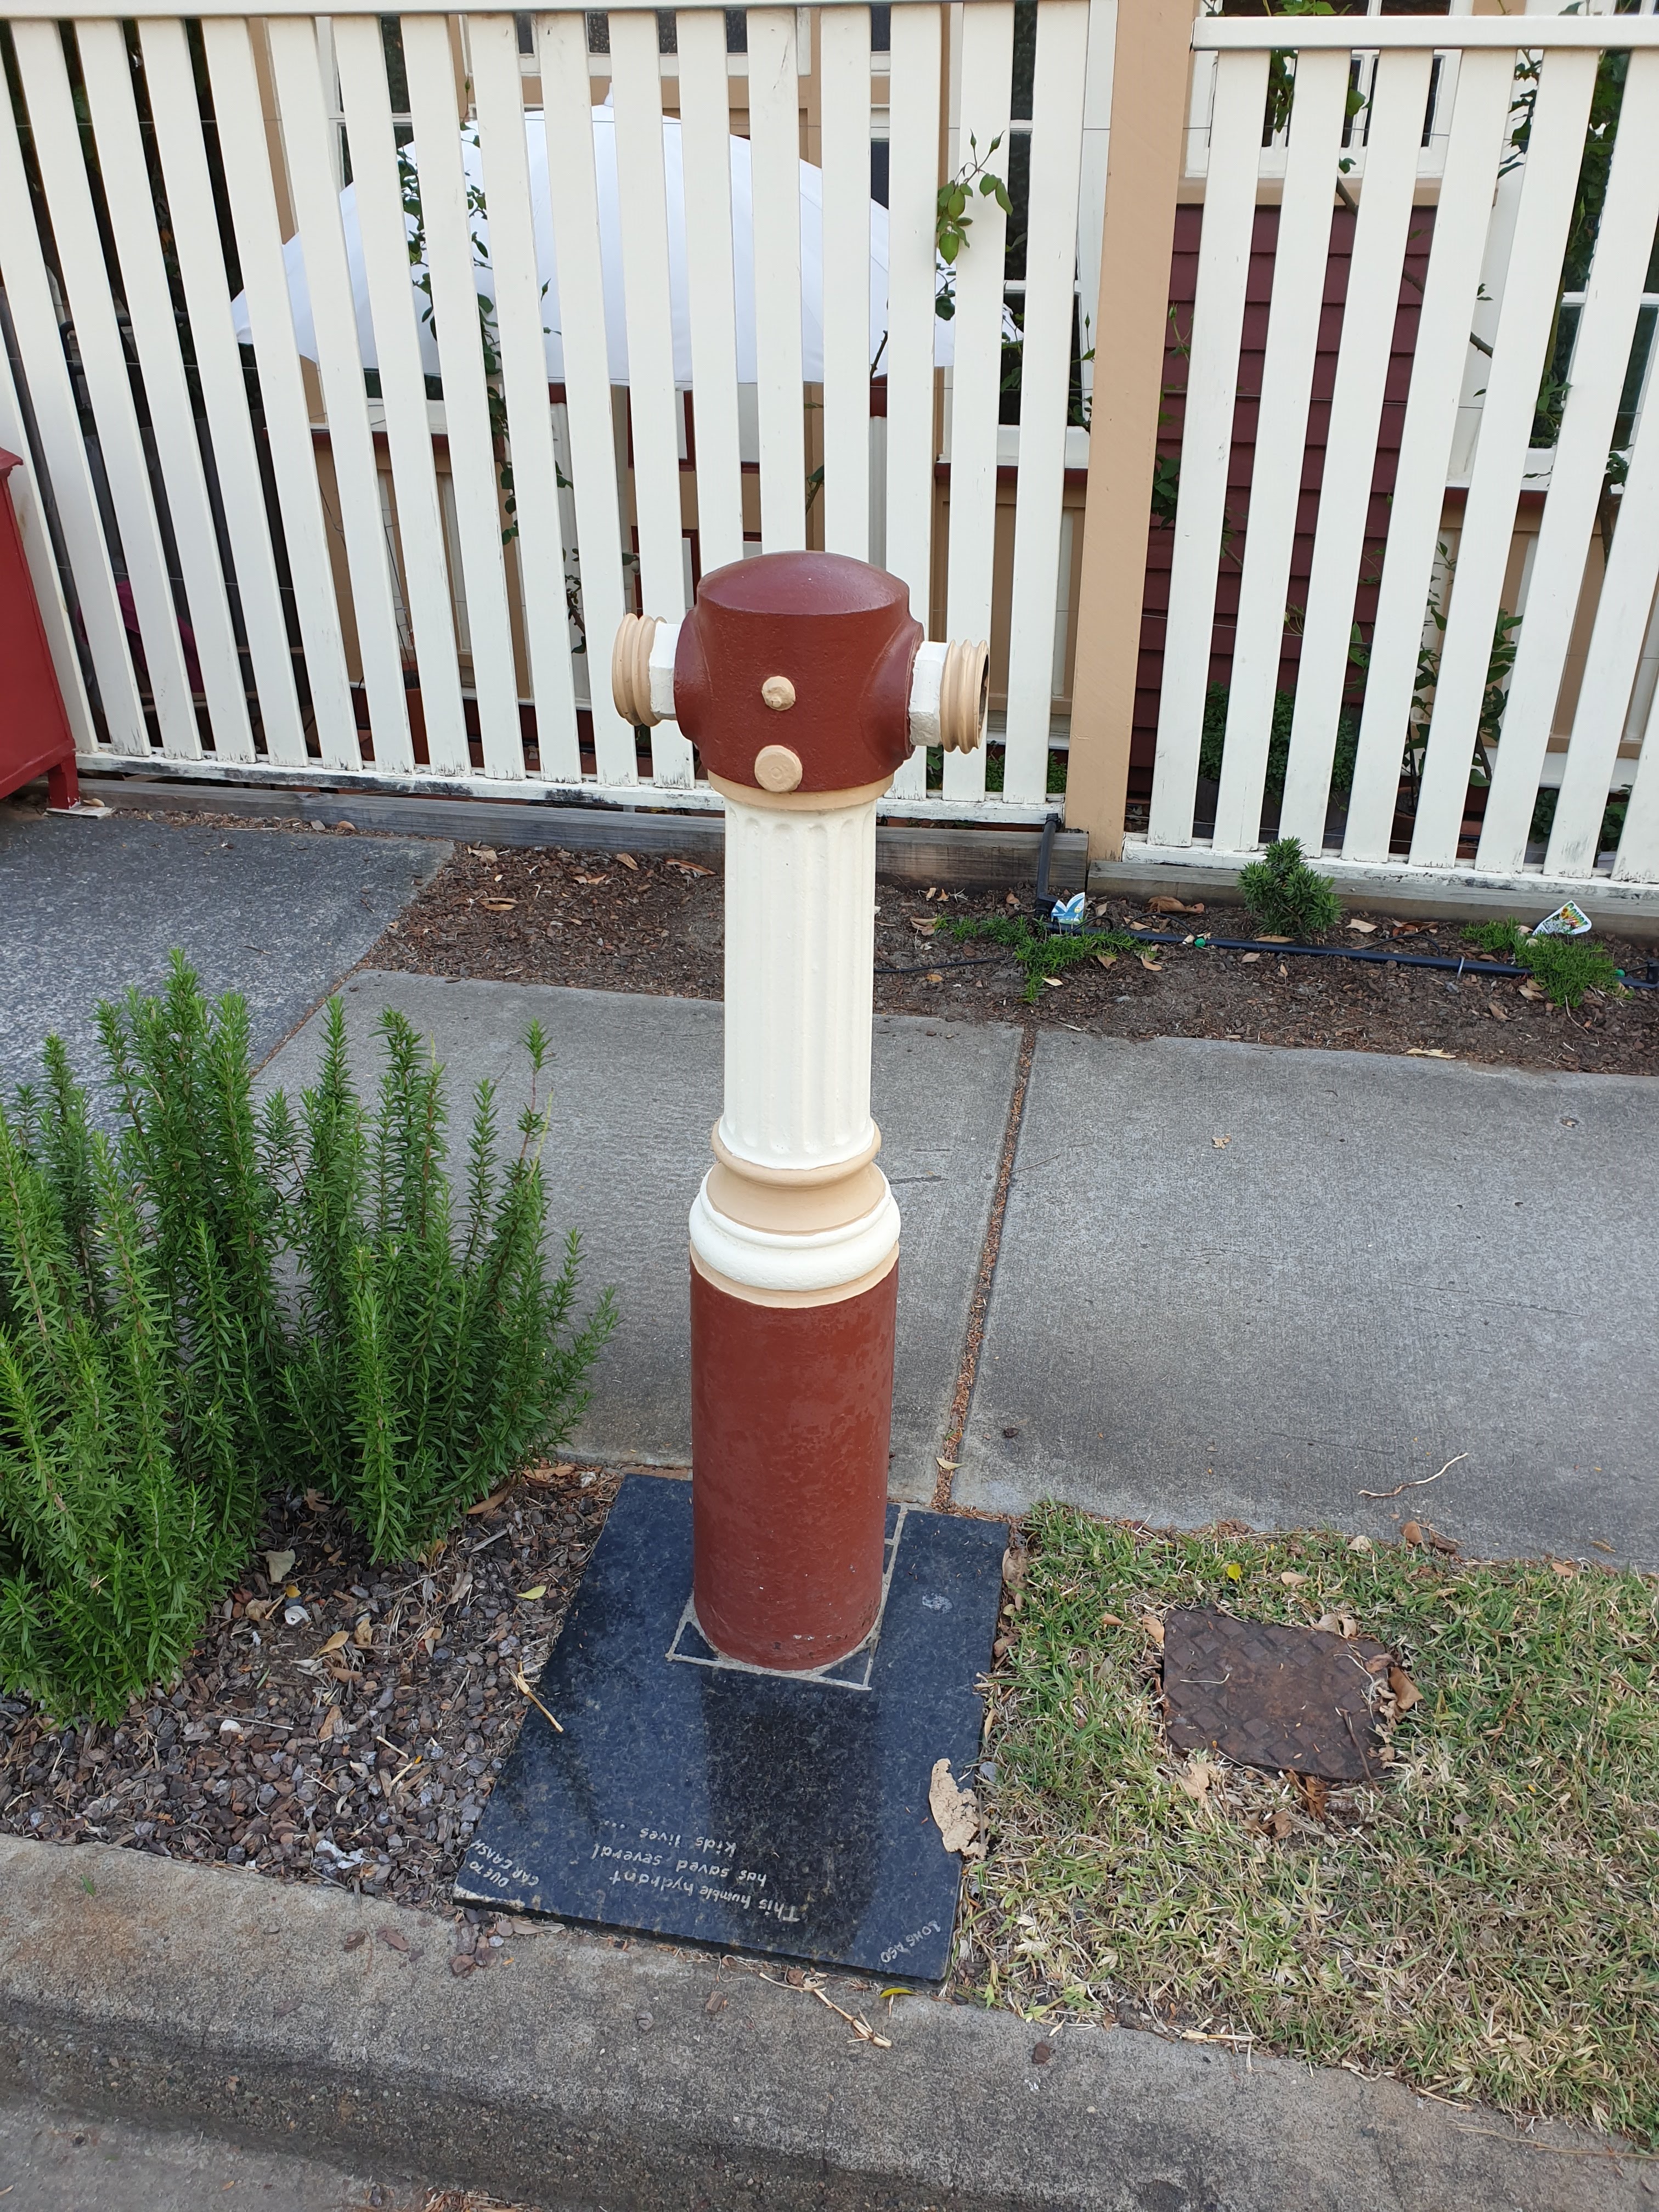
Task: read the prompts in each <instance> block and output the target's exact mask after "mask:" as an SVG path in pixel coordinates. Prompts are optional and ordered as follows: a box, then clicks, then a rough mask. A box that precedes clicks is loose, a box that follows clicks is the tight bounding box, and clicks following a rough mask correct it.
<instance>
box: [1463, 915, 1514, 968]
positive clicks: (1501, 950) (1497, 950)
mask: <svg viewBox="0 0 1659 2212" xmlns="http://www.w3.org/2000/svg"><path fill="white" fill-rule="evenodd" d="M1463 941H1464V943H1465V944H1466V945H1479V946H1480V950H1481V951H1483V952H1490V953H1491V954H1492V956H1493V957H1494V958H1495V959H1498V960H1508V961H1511V962H1513V963H1515V964H1516V966H1519V965H1520V963H1521V956H1522V952H1523V951H1525V950H1526V945H1527V939H1526V933H1525V932H1524V931H1523V930H1522V927H1521V925H1520V923H1519V922H1518V921H1511V920H1510V917H1509V916H1508V915H1504V919H1503V920H1502V921H1476V922H1471V924H1470V925H1469V927H1468V928H1467V929H1466V930H1465V931H1464V932H1463Z"/></svg>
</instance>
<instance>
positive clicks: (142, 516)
mask: <svg viewBox="0 0 1659 2212" xmlns="http://www.w3.org/2000/svg"><path fill="white" fill-rule="evenodd" d="M12 36H13V40H14V41H15V49H16V54H17V67H18V73H19V75H20V76H21V79H22V85H23V97H24V99H25V100H26V101H27V104H28V111H29V120H30V123H31V124H32V125H33V133H34V151H35V158H36V160H37V161H39V163H40V182H41V185H42V186H43V187H44V189H45V192H46V205H47V209H48V210H49V212H50V215H51V218H52V235H53V237H54V239H55V240H56V241H57V246H58V258H59V260H60V263H61V264H62V267H63V271H64V292H65V295H66V301H67V305H68V308H69V313H70V318H71V319H72V320H73V322H74V325H75V342H76V346H77V348H78V349H79V351H80V356H81V369H82V375H83V376H84V377H85V379H86V384H87V390H88V393H89V394H90V396H91V399H92V411H93V414H94V416H95V417H96V420H97V423H98V442H99V449H100V453H101V455H102V458H103V465H104V474H105V477H106V481H107V483H108V486H109V493H110V498H111V501H112V503H113V506H114V508H115V516H116V523H117V526H118V529H119V532H120V536H121V548H122V551H123V554H124V555H125V560H126V567H127V585H128V588H129V589H130V591H131V594H132V599H133V604H134V605H135V607H136V609H137V617H138V623H139V631H140V635H141V636H142V637H143V649H144V661H145V665H146V666H147V668H148V670H149V689H150V697H151V699H152V700H153V701H154V702H155V717H156V720H157V722H158V723H159V724H160V726H161V749H162V750H163V752H164V753H166V754H167V756H168V757H170V758H172V759H173V760H199V759H200V758H201V754H202V744H201V738H200V736H199V735H198V733H197V726H196V710H195V708H194V706H193V705H192V703H191V684H190V676H189V673H188V671H187V670H186V668H185V654H184V647H183V643H182V641H181V638H180V635H179V619H180V618H179V611H178V609H177V607H176V606H175V605H174V603H173V592H172V591H171V590H170V588H169V585H168V578H167V556H166V553H165V551H164V550H163V544H162V538H161V525H160V522H159V520H158V518H157V515H156V512H155V504H154V501H153V499H152V495H151V490H150V481H149V466H148V465H147V463H146V461H145V458H144V447H143V440H142V438H141V436H140V435H139V430H138V417H137V410H135V407H134V404H133V397H132V385H131V380H130V378H129V376H128V374H127V363H126V356H125V351H124V349H123V347H122V343H121V332H120V329H119V327H118V325H117V323H116V319H115V305H114V301H113V299H112V295H111V292H110V285H109V278H108V275H107V272H106V269H105V265H104V254H103V246H102V244H101V242H100V239H99V235H98V222H97V218H96V216H94V213H93V206H92V191H91V188H90V186H89V185H88V180H87V169H86V163H85V161H84V160H83V159H82V152H81V133H80V130H79V127H78V125H77V124H76V117H75V105H74V100H73V97H72V95H71V94H70V84H69V72H68V70H67V69H66V67H65V65H64V48H63V43H62V40H61V39H60V38H59V36H58V26H57V25H56V24H55V23H44V22H23V23H16V24H14V25H13V27H12ZM145 196H146V198H148V197H149V188H148V185H146V186H145ZM25 220H26V221H27V222H30V223H31V225H32V223H33V217H32V216H26V218H25Z"/></svg>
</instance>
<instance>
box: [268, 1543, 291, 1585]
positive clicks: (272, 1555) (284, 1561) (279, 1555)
mask: <svg viewBox="0 0 1659 2212" xmlns="http://www.w3.org/2000/svg"><path fill="white" fill-rule="evenodd" d="M293 1571H294V1554H293V1553H292V1552H267V1553H265V1579H266V1580H267V1581H268V1582H269V1583H270V1585H271V1587H272V1589H276V1587H277V1586H278V1585H279V1584H280V1583H285V1582H286V1581H287V1580H288V1578H289V1576H290V1575H291V1574H292V1573H293Z"/></svg>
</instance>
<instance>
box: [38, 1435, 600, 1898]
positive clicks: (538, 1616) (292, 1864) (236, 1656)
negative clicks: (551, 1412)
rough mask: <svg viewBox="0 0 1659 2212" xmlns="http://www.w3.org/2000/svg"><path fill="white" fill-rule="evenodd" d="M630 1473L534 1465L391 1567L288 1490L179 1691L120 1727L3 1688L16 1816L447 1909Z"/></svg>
mask: <svg viewBox="0 0 1659 2212" xmlns="http://www.w3.org/2000/svg"><path fill="white" fill-rule="evenodd" d="M618 1480H619V1477H618V1476H617V1475H616V1474H611V1473H599V1472H597V1471H595V1470H593V1469H592V1468H576V1467H574V1466H573V1465H567V1464H560V1465H559V1466H557V1467H555V1468H549V1467H542V1468H535V1469H532V1472H531V1473H530V1474H529V1475H527V1476H526V1479H525V1480H523V1481H522V1482H520V1484H518V1485H517V1486H515V1487H514V1488H513V1490H512V1491H511V1492H508V1493H507V1495H506V1496H504V1497H501V1498H498V1500H497V1502H495V1504H491V1505H490V1506H489V1509H488V1510H485V1511H483V1512H474V1513H471V1514H470V1515H468V1516H467V1517H466V1518H465V1520H464V1521H463V1522H462V1523H461V1525H460V1528H459V1529H458V1530H457V1531H456V1532H455V1534H453V1535H452V1536H451V1537H450V1538H449V1539H448V1540H447V1541H446V1542H445V1543H443V1544H442V1545H441V1546H440V1547H438V1548H437V1550H436V1551H435V1552H434V1553H428V1555H427V1558H426V1559H425V1560H424V1561H418V1560H417V1561H416V1562H414V1563H412V1564H410V1565H406V1566H403V1567H398V1568H395V1569H390V1570H388V1569H380V1568H375V1567H373V1566H371V1565H369V1564H368V1559H367V1555H366V1553H365V1551H364V1548H363V1547H362V1543H361V1542H360V1541H358V1540H357V1539H356V1537H354V1535H353V1534H352V1532H351V1530H350V1529H349V1527H348V1526H347V1525H346V1522H345V1521H344V1519H343V1516H341V1515H340V1514H338V1513H337V1512H336V1511H334V1510H332V1509H331V1508H330V1507H328V1506H327V1505H326V1504H324V1503H323V1502H322V1501H321V1500H319V1498H318V1497H317V1494H316V1492H309V1493H307V1496H305V1497H303V1498H288V1499H286V1500H283V1501H281V1502H279V1503H278V1504H275V1505H273V1506H272V1508H271V1510H270V1513H269V1514H268V1516H267V1518H266V1521H265V1524H264V1529H263V1531H262V1533H261V1535H260V1539H259V1543H258V1549H257V1550H256V1552H255V1553H254V1556H253V1560H252V1563H251V1565H250V1568H249V1571H248V1573H247V1576H246V1579H245V1581H244V1582H243V1583H240V1585H239V1586H238V1588H237V1589H236V1590H235V1591H234V1593H233V1594H232V1595H231V1596H230V1597H229V1598H228V1599H227V1601H225V1603H224V1605H223V1606H222V1607H220V1608H219V1611H218V1614H217V1616H216V1618H215V1619H214V1620H213V1621H212V1622H211V1623H210V1627H209V1631H208V1632H207V1634H206V1635H205V1636H204V1637H203V1638H201V1639H200V1641H199V1642H198V1643H197V1646H196V1648H195V1650H193V1651H192V1652H191V1655H190V1657H189V1659H188V1661H187V1662H186V1664H185V1668H184V1672H183V1675H182V1678H181V1679H180V1680H179V1683H178V1684H177V1685H176V1686H174V1687H173V1689H172V1690H171V1691H170V1692H166V1693H161V1692H158V1693H156V1694H155V1695H154V1696H152V1697H151V1698H149V1699H148V1700H146V1701H145V1702H144V1703H143V1704H142V1705H139V1704H137V1703H135V1704H134V1705H132V1706H131V1708H130V1709H129V1711H128V1714H127V1717H126V1718H125V1720H124V1721H123V1722H122V1723H120V1724H119V1725H118V1726H117V1727H114V1728H110V1727H107V1726H104V1725H100V1724H99V1723H93V1722H88V1723H83V1724H82V1725H80V1726H75V1725H70V1726H66V1727H65V1726H61V1725H60V1726H58V1727H54V1726H53V1725H52V1723H51V1722H50V1721H49V1719H48V1718H47V1717H46V1716H45V1715H43V1714H42V1713H41V1712H40V1711H39V1710H38V1708H36V1707H34V1706H33V1705H30V1704H29V1703H28V1702H27V1700H25V1699H18V1698H0V1829H3V1830H5V1831H6V1832H9V1833H10V1834H13V1835H21V1836H32V1837H36V1838H40V1839H42V1840H45V1841H48V1842H58V1843H76V1842H79V1841H81V1840H82V1839H83V1838H86V1839H90V1840H94V1841H97V1842H100V1843H106V1844H127V1845H131V1846H135V1847H137V1849H139V1850H149V1851H153V1852H155V1853H157V1854H158V1855H159V1856H161V1857H168V1858H181V1859H190V1860H195V1861H197V1862H199V1863H222V1864H227V1865H231V1866H253V1867H256V1868H257V1869H258V1871H259V1872H260V1873H262V1874H268V1875H274V1876H276V1878H277V1879H278V1880H280V1881H303V1880H313V1881H333V1882H339V1883H343V1884H345V1885H347V1886H349V1887H354V1888H361V1889H362V1890H364V1891H366V1892H368V1893H372V1894H374V1895H376V1896H382V1897H388V1898H392V1899H396V1901H397V1902H398V1903H399V1904H401V1905H426V1906H437V1907H440V1908H441V1909H442V1910H444V1911H448V1910H449V1909H450V1907H451V1898H450V1892H451V1889H452V1887H453V1882H454V1879H455V1875H456V1872H457V1870H458V1869H459V1866H460V1863H461V1859H462V1857H463V1855H464V1853H465V1849H466V1845H467V1841H468V1838H470V1837H471V1833H472V1830H473V1828H474V1826H476V1824H477V1818H478V1814H479V1813H480V1812H481V1811H482V1809H483V1801H484V1799H485V1797H486V1796H488V1795H489V1789H490V1786H491V1784H492V1782H493V1780H494V1778H495V1775H496V1774H498V1773H499V1772H500V1771H501V1765H502V1763H503V1762H504V1760H505V1759H506V1757H507V1752H508V1751H509V1750H510V1749H511V1747H512V1745H513V1739H514V1737H515V1736H516V1735H517V1734H518V1729H519V1723H520V1721H521V1720H522V1718H523V1717H524V1714H525V1712H526V1710H527V1705H526V1699H525V1697H524V1695H523V1694H522V1692H520V1691H519V1690H518V1689H516V1688H515V1687H514V1686H513V1676H514V1675H515V1674H518V1673H519V1672H520V1669H522V1671H523V1673H524V1674H525V1676H526V1680H529V1681H531V1682H532V1683H533V1681H534V1680H535V1679H536V1677H537V1676H538V1674H539V1673H540V1671H541V1667H542V1662H543V1661H544V1659H545V1657H546V1656H547V1652H548V1650H549V1648H550V1645H551V1644H552V1642H553V1639H554V1638H555V1637H556V1635H557V1633H558V1631H559V1627H560V1626H561V1624H562V1621H563V1619H564V1613H565V1608H566V1607H567V1606H568V1604H569V1602H570V1599H571V1597H572V1595H574V1590H575V1588H576V1585H577V1583H578V1582H579V1581H580V1577H581V1571H582V1569H583V1567H584V1565H586V1561H587V1558H588V1555H589V1553H591V1552H592V1547H593V1545H594V1542H595V1541H596V1540H597V1538H598V1536H599V1530H600V1529H601V1528H602V1527H603V1526H604V1523H605V1514H606V1511H607V1510H608V1509H609V1506H610V1503H611V1498H613V1497H614V1496H615V1495H616V1491H617V1482H618ZM288 1553H292V1555H293V1557H292V1559H291V1562H290V1563H289V1565H287V1566H286V1568H284V1569H283V1573H282V1577H281V1579H280V1580H278V1581H277V1582H276V1583H272V1582H271V1580H270V1576H269V1574H268V1572H267V1571H266V1570H268V1569H269V1568H270V1565H271V1564H272V1555H273V1554H274V1555H275V1559H276V1563H277V1564H278V1565H279V1566H280V1565H281V1563H282V1561H283V1556H284V1555H285V1554H288ZM289 1587H292V1588H293V1589H295V1590H296V1591H297V1593H298V1595H297V1596H296V1597H295V1598H288V1597H286V1596H285V1595H283V1593H284V1592H285V1591H286V1590H287V1589H289ZM273 1601H274V1602H273ZM265 1607H271V1608H272V1609H271V1610H270V1612H269V1613H266V1612H265V1610H264V1608H265ZM296 1610H297V1611H298V1612H299V1613H302V1614H303V1616H304V1618H303V1619H296V1620H295V1621H294V1622H293V1624H292V1625H291V1626H290V1625H289V1622H288V1620H287V1619H286V1616H287V1615H288V1614H289V1613H291V1612H295V1611H296ZM260 1616H263V1617H260ZM360 1624H363V1625H362V1626H360ZM342 1637H343V1638H344V1641H343V1643H342V1642H340V1641H339V1639H340V1638H342ZM331 1645H332V1646H334V1647H335V1648H333V1649H330V1648H329V1647H330V1646H331ZM472 1917H473V1919H474V1921H475V1922H476V1921H477V1919H478V1917H479V1916H478V1915H477V1914H474V1915H473V1916H472Z"/></svg>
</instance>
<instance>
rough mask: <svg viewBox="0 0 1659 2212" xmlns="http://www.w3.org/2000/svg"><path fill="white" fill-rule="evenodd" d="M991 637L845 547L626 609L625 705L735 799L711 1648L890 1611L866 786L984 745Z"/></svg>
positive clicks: (699, 1310)
mask: <svg viewBox="0 0 1659 2212" xmlns="http://www.w3.org/2000/svg"><path fill="white" fill-rule="evenodd" d="M611 679H612V690H613V692H614V694H615V697H616V702H617V709H618V711H619V712H620V713H621V714H623V716H624V718H625V719H626V720H629V721H630V722H632V723H634V724H635V725H636V726H638V725H645V726H650V725H651V724H653V723H655V722H658V721H662V720H670V719H672V720H677V721H678V724H679V726H680V728H681V729H682V730H683V731H684V733H685V735H686V736H687V737H688V738H690V739H691V741H692V743H693V744H695V745H696V747H697V749H698V750H699V752H700V753H701V755H702V762H703V765H704V767H705V769H707V771H708V781H709V782H710V783H711V784H712V785H713V786H714V789H715V790H717V791H718V792H719V793H720V795H721V797H722V798H723V799H724V800H725V802H726V1070H725V1106H724V1111H723V1112H722V1114H721V1115H720V1121H718V1122H717V1123H716V1124H715V1126H714V1133H713V1139H712V1141H713V1147H714V1165H713V1166H712V1167H711V1168H710V1169H709V1170H708V1175H707V1176H706V1177H705V1179H704V1182H703V1185H702V1189H701V1190H700V1191H699V1193H698V1194H697V1198H696V1204H695V1205H694V1206H692V1209H691V1459H692V1472H691V1500H692V1529H693V1535H692V1547H693V1569H692V1597H693V1605H694V1607H695V1611H696V1620H697V1625H698V1627H699V1628H700V1629H701V1631H702V1634H703V1636H704V1637H705V1638H707V1639H708V1642H709V1644H712V1645H713V1646H714V1649H715V1650H717V1651H719V1652H720V1653H723V1654H724V1655H725V1656H726V1657H728V1658H731V1659H736V1660H739V1661H742V1662H745V1663H746V1664H748V1665H750V1666H755V1667H763V1668H777V1669H782V1670H787V1671H788V1672H791V1673H798V1672H800V1671H803V1670H805V1669H809V1668H818V1667H824V1666H828V1665H829V1664H831V1663H833V1662H835V1661H836V1660H837V1659H841V1658H843V1657H844V1656H846V1655H847V1654H848V1652H851V1651H854V1650H857V1649H858V1647H859V1645H860V1644H862V1643H863V1641H864V1640H865V1638H866V1636H868V1634H869V1632H870V1631H871V1629H872V1627H873V1626H874V1625H875V1621H876V1619H877V1615H878V1613H879V1611H880V1607H881V1599H882V1571H883V1553H884V1530H885V1517H886V1504H887V1462H888V1450H889V1443H888V1439H889V1430H890V1420H891V1413H892V1397H893V1348H894V1318H895V1312H896V1301H897V1293H898V1273H897V1267H898V1246H899V1212H898V1207H897V1206H896V1204H895V1203H894V1200H893V1194H892V1192H891V1191H890V1188H888V1183H887V1178H886V1177H885V1176H884V1175H883V1173H882V1172H881V1170H880V1169H879V1168H878V1166H877V1165H876V1154H877V1152H878V1150H879V1148H880V1145H881V1133H880V1131H879V1130H878V1128H877V1127H876V1125H875V1123H874V1121H872V1119H871V1115H870V1044H871V1028H872V992H873V969H874V939H875V881H876V802H877V800H878V799H879V798H880V797H881V796H882V794H883V793H884V792H885V791H886V790H887V788H888V787H889V785H890V782H891V781H892V778H893V775H894V773H895V771H896V769H898V768H899V767H900V766H901V765H902V763H903V762H904V761H905V760H906V759H907V758H908V756H909V754H910V753H911V752H912V750H915V747H917V746H919V745H921V746H926V745H943V746H944V747H945V748H946V749H947V750H960V751H963V752H967V751H971V750H974V748H975V747H976V746H977V745H978V744H979V743H980V742H981V734H982V732H983V728H984V720H985V707H986V696H987V649H986V647H985V646H984V645H983V644H979V645H963V644H957V645H939V644H924V643H923V642H922V633H921V624H920V623H917V622H915V620H913V618H912V617H911V614H910V609H909V595H908V590H907V587H906V586H905V585H904V584H902V582H901V581H900V580H899V579H898V578H897V577H896V576H890V575H888V574H885V573H884V571H883V570H881V569H878V568H871V567H869V566H868V565H867V564H866V562H862V561H853V560H848V559H847V558H846V557H845V556H841V555H838V554H829V553H777V554H770V555H763V556H760V557H758V558H757V559H755V560H752V561H744V562H734V563H733V564H732V566H731V567H730V568H721V569H718V570H716V571H715V572H714V573H713V574H710V575H707V576H705V577H704V578H703V579H702V584H701V586H700V588H699V590H698V593H697V600H696V607H695V608H694V610H693V611H692V612H691V613H690V615H689V616H687V617H686V618H685V619H684V621H683V622H680V623H666V622H662V621H659V620H658V619H656V618H653V617H650V616H644V617H641V616H637V615H629V616H627V617H624V620H623V625H622V628H621V629H620V630H619V631H618V633H617V641H616V649H615V653H614V654H613V657H612V662H611Z"/></svg>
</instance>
